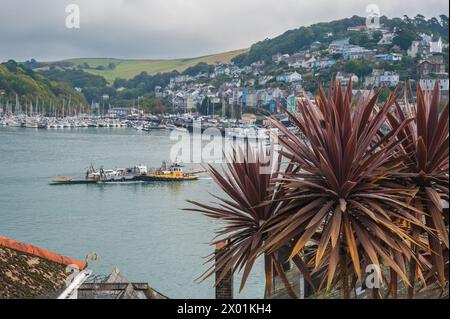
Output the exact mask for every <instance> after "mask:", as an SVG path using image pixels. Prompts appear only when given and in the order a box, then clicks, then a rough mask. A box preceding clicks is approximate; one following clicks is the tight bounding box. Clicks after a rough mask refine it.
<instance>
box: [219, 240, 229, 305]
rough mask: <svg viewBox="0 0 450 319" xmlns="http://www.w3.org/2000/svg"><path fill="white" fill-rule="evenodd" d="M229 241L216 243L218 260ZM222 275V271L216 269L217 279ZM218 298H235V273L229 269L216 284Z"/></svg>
mask: <svg viewBox="0 0 450 319" xmlns="http://www.w3.org/2000/svg"><path fill="white" fill-rule="evenodd" d="M226 245H227V242H220V243H217V244H216V252H215V254H216V261H217V259H218V258H219V256H220V254H222V253H223V252H224V250H225V249H227V248H226ZM221 275H222V272H221V271H216V281H217V279H218V278H219V277H220V276H221ZM216 299H222V300H223V299H225V300H226V299H233V275H232V273H231V271H229V272H228V273H227V274H226V275H225V276H224V277H223V279H222V280H221V281H220V282H219V283H218V284H217V286H216Z"/></svg>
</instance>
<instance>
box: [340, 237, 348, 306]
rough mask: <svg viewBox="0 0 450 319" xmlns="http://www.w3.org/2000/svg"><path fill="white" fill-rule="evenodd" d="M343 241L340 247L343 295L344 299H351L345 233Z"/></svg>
mask: <svg viewBox="0 0 450 319" xmlns="http://www.w3.org/2000/svg"><path fill="white" fill-rule="evenodd" d="M341 242H342V246H341V249H340V256H339V259H340V260H339V261H340V262H339V264H340V267H341V273H340V276H341V284H342V287H341V288H342V297H343V298H344V299H350V287H349V284H348V271H347V252H346V250H345V245H346V242H345V235H344V234H343V235H342V236H341Z"/></svg>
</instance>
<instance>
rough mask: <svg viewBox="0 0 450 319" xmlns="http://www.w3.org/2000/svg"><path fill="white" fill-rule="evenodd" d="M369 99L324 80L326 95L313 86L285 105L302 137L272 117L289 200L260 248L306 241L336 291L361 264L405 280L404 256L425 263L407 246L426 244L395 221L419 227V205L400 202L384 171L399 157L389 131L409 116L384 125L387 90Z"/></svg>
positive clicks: (295, 251)
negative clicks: (308, 94) (312, 96)
mask: <svg viewBox="0 0 450 319" xmlns="http://www.w3.org/2000/svg"><path fill="white" fill-rule="evenodd" d="M377 99H378V93H377V94H375V95H374V96H373V97H372V98H366V99H363V98H361V99H360V100H359V101H358V102H357V103H356V104H354V103H353V101H352V90H351V86H349V87H348V88H347V90H346V92H345V93H343V92H342V90H341V86H340V84H336V85H330V90H329V94H328V95H326V93H325V91H324V90H323V89H322V88H319V96H318V98H317V99H316V105H314V104H313V103H311V102H309V101H307V102H300V103H299V106H298V112H297V113H296V114H295V115H294V114H291V113H289V115H290V118H291V120H292V121H293V122H294V123H295V125H296V126H297V127H298V128H299V131H300V132H301V133H302V135H303V136H304V138H301V137H299V136H298V135H295V134H293V133H291V132H290V131H289V130H288V129H287V128H286V127H285V126H284V125H283V124H281V123H280V122H278V121H276V120H273V124H274V125H276V126H277V127H278V128H279V130H280V131H281V132H282V133H283V136H281V137H280V139H279V141H280V144H281V145H282V146H283V148H284V152H283V155H284V156H285V157H286V158H287V159H289V160H290V162H291V164H292V165H295V166H296V169H294V170H292V171H291V172H286V173H285V174H284V177H283V178H282V184H283V187H284V188H285V192H286V193H288V196H287V198H289V199H290V202H289V203H286V204H285V205H284V208H283V209H280V211H279V212H278V213H277V214H275V215H274V216H272V218H271V219H270V221H269V222H268V228H267V232H268V233H269V234H270V238H269V240H268V241H267V243H266V245H265V250H266V251H267V252H268V253H271V252H273V251H276V250H277V249H279V248H280V247H281V246H284V245H289V244H291V243H292V254H291V257H296V256H299V255H300V256H302V255H303V254H304V252H305V251H306V250H311V249H312V250H313V251H315V256H314V257H313V260H311V262H313V263H314V266H315V271H317V272H319V271H321V272H322V273H323V278H322V279H323V281H322V282H323V283H324V282H325V281H326V282H327V285H326V286H327V288H328V289H329V288H331V287H334V286H335V285H336V284H338V283H340V285H341V288H342V292H343V296H344V298H349V296H350V288H351V287H355V284H356V282H357V280H358V279H359V280H361V279H362V272H364V271H365V266H366V265H368V264H373V265H375V266H378V267H380V266H381V265H388V266H390V267H391V268H392V269H393V271H394V272H395V273H396V274H398V275H399V276H400V277H401V278H402V279H403V280H404V281H405V282H406V283H407V284H409V279H408V277H407V275H406V264H407V261H408V260H411V259H413V260H416V262H417V264H418V265H419V267H425V265H423V263H422V261H421V260H419V259H418V258H417V257H416V255H415V254H414V252H413V250H412V249H411V246H412V245H415V246H418V247H421V249H424V250H427V249H428V247H427V245H426V244H424V243H422V242H420V241H416V240H414V238H412V237H411V236H410V235H409V234H408V229H407V228H406V227H404V226H403V225H402V224H401V223H399V222H398V221H399V220H403V221H407V222H409V223H410V224H412V225H415V227H417V228H419V229H425V226H424V224H423V223H422V222H421V220H420V218H418V216H416V215H420V214H421V212H420V210H417V209H414V208H413V207H410V206H409V205H408V199H409V198H411V197H412V196H413V193H412V192H410V191H409V190H408V189H407V188H405V187H403V186H402V185H400V184H398V183H395V182H394V180H393V179H392V178H391V176H390V174H391V172H392V171H395V170H397V169H399V167H400V164H401V162H400V159H399V156H398V155H397V153H398V148H399V143H400V141H398V139H396V138H395V137H396V135H397V134H398V133H399V132H401V130H402V129H403V128H404V127H405V126H406V125H407V124H408V123H410V121H411V119H405V120H404V121H402V122H400V123H398V124H397V125H396V126H395V127H393V128H392V130H390V131H386V127H385V125H386V117H387V114H388V112H389V111H390V110H391V107H392V105H393V103H394V100H395V97H394V95H393V94H392V95H391V96H390V97H389V98H388V100H387V102H386V103H385V104H384V105H383V106H382V107H381V108H378V107H377V105H376V104H377ZM338 267H339V271H337V270H338ZM379 275H380V280H382V278H381V273H379ZM349 278H351V279H352V281H351V283H349ZM321 286H322V285H321Z"/></svg>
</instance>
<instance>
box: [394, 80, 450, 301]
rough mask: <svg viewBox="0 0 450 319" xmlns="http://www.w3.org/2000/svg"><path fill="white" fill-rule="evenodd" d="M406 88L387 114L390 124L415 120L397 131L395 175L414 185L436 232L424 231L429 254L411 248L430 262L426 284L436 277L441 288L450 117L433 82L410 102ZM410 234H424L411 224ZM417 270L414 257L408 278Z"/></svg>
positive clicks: (445, 244)
mask: <svg viewBox="0 0 450 319" xmlns="http://www.w3.org/2000/svg"><path fill="white" fill-rule="evenodd" d="M406 92H407V90H406V89H405V95H404V99H403V107H402V106H401V105H400V104H399V103H397V102H396V108H395V113H394V114H389V117H388V119H389V124H390V126H391V127H396V126H398V124H399V123H400V122H402V121H404V119H405V118H407V117H409V116H414V118H415V121H413V122H410V123H408V125H406V126H405V127H404V129H403V130H402V132H400V133H399V134H398V138H399V140H401V142H402V146H403V154H402V156H403V162H404V167H403V169H402V170H401V171H400V172H398V173H397V174H396V175H397V177H398V179H399V182H402V183H404V184H406V185H409V186H411V187H413V188H414V189H415V190H416V192H417V194H416V197H415V198H414V201H413V203H414V205H415V206H416V207H417V208H420V209H421V210H423V211H424V212H426V213H427V216H426V218H425V221H426V224H427V226H428V227H430V228H432V229H436V231H437V235H436V234H433V233H426V234H425V235H426V236H427V237H428V241H429V245H430V248H431V256H430V255H429V254H428V252H427V251H425V252H421V251H420V249H419V247H414V249H416V250H417V251H416V253H417V254H418V255H419V254H422V253H425V256H426V257H429V258H428V259H429V263H430V264H431V265H432V269H431V272H429V273H428V274H425V276H426V277H427V278H426V279H428V280H427V281H428V283H430V282H433V280H436V279H437V281H438V282H439V283H440V285H441V286H442V287H445V286H446V285H447V284H448V248H449V240H448V227H449V225H448V214H447V215H445V216H444V210H443V207H442V199H447V200H448V192H449V191H448V186H449V185H448V175H449V174H448V172H449V158H448V156H449V149H448V143H449V122H448V121H449V120H448V115H449V114H448V101H447V103H446V105H445V106H444V108H443V110H442V112H440V110H439V108H440V102H441V101H440V88H439V83H438V82H436V85H435V87H434V90H432V91H428V90H427V91H425V92H423V91H422V89H421V87H420V85H418V87H417V98H416V102H415V103H413V104H410V103H409V102H408V98H407V93H406ZM411 234H412V236H413V237H414V238H416V239H417V240H418V239H419V238H420V237H421V236H422V235H424V234H423V233H422V232H421V231H420V229H417V228H416V227H414V225H412V227H411ZM416 273H419V275H420V276H422V273H421V270H420V268H418V267H417V265H416V263H415V261H414V260H412V263H411V265H410V280H411V281H414V276H415V274H416ZM413 296H414V285H412V286H411V287H410V290H409V297H411V298H412V297H413Z"/></svg>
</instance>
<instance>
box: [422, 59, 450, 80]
mask: <svg viewBox="0 0 450 319" xmlns="http://www.w3.org/2000/svg"><path fill="white" fill-rule="evenodd" d="M417 73H418V75H419V76H421V77H422V76H426V75H429V74H446V72H445V64H444V57H443V56H442V55H433V56H430V57H428V58H427V59H425V60H422V61H421V62H420V63H419V65H418V67H417Z"/></svg>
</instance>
